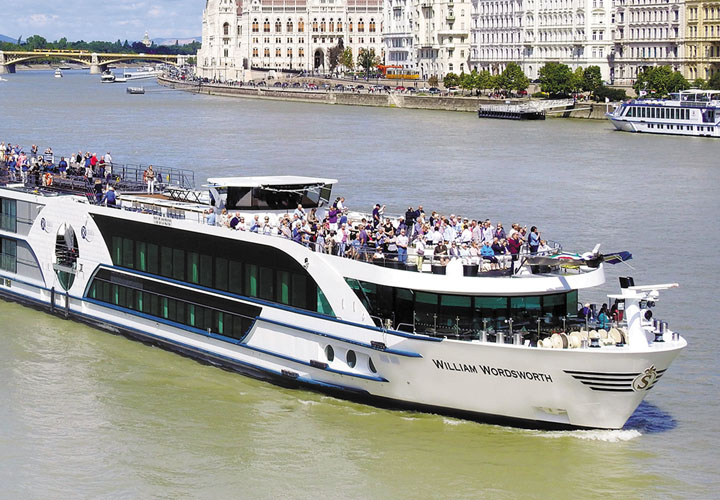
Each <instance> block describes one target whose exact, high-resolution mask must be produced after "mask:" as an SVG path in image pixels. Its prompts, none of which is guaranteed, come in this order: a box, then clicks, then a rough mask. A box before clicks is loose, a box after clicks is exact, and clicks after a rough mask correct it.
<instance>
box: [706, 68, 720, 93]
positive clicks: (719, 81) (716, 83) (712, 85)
mask: <svg viewBox="0 0 720 500" xmlns="http://www.w3.org/2000/svg"><path fill="white" fill-rule="evenodd" d="M707 88H708V89H710V90H720V71H716V72H715V73H714V74H713V76H711V77H710V79H709V80H708V81H707Z"/></svg>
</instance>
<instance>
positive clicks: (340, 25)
mask: <svg viewBox="0 0 720 500" xmlns="http://www.w3.org/2000/svg"><path fill="white" fill-rule="evenodd" d="M337 31H338V33H342V21H340V20H338V22H337Z"/></svg>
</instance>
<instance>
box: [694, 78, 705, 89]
mask: <svg viewBox="0 0 720 500" xmlns="http://www.w3.org/2000/svg"><path fill="white" fill-rule="evenodd" d="M707 85H708V82H706V81H705V80H703V79H702V78H696V79H695V81H694V82H692V87H693V88H695V89H707V88H708V86H707Z"/></svg>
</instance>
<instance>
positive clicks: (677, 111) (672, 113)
mask: <svg viewBox="0 0 720 500" xmlns="http://www.w3.org/2000/svg"><path fill="white" fill-rule="evenodd" d="M626 116H631V117H635V118H664V119H667V120H689V119H690V110H689V109H684V108H666V107H662V108H651V107H645V106H630V107H628V111H627V115H626Z"/></svg>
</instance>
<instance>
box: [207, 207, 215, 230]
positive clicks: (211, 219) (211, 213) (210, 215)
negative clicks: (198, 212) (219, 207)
mask: <svg viewBox="0 0 720 500" xmlns="http://www.w3.org/2000/svg"><path fill="white" fill-rule="evenodd" d="M215 222H216V217H215V210H213V209H212V208H209V209H208V210H207V211H206V212H205V224H207V225H208V226H214V225H215Z"/></svg>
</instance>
